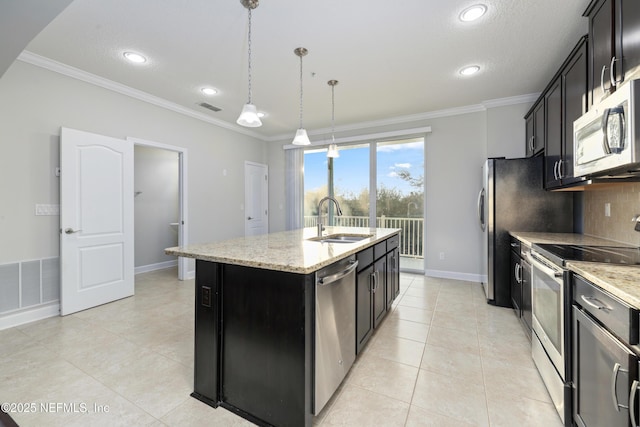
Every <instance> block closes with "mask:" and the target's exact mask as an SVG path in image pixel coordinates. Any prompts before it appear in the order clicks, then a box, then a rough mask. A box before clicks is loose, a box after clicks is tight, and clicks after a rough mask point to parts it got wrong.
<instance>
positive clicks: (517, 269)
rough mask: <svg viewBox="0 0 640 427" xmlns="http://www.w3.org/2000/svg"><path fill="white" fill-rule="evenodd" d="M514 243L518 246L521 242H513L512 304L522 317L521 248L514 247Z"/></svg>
mask: <svg viewBox="0 0 640 427" xmlns="http://www.w3.org/2000/svg"><path fill="white" fill-rule="evenodd" d="M514 245H516V246H517V247H518V248H519V247H520V245H519V244H517V243H514V242H513V241H512V242H511V279H510V282H511V305H512V307H513V310H514V311H515V313H516V317H518V318H520V316H521V315H522V312H521V307H522V277H521V266H520V250H519V249H518V250H517V251H516V250H514V249H513V247H514Z"/></svg>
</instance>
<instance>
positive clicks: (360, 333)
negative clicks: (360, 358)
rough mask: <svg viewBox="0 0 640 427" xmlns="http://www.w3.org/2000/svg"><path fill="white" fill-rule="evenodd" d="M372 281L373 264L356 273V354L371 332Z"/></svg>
mask: <svg viewBox="0 0 640 427" xmlns="http://www.w3.org/2000/svg"><path fill="white" fill-rule="evenodd" d="M359 263H360V261H359V260H358V265H359ZM372 282H373V265H372V264H370V265H369V266H368V267H366V268H364V269H362V270H360V271H359V272H358V273H357V274H356V354H357V353H359V352H360V349H361V348H362V347H364V345H365V344H366V343H367V341H369V338H370V337H371V335H372V334H373V305H372V299H373V298H372V295H371V286H372Z"/></svg>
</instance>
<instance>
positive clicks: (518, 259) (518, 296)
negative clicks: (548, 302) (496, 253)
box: [510, 236, 532, 340]
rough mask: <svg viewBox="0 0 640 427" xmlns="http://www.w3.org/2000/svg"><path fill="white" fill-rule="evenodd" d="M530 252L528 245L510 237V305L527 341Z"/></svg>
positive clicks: (529, 310) (529, 316)
mask: <svg viewBox="0 0 640 427" xmlns="http://www.w3.org/2000/svg"><path fill="white" fill-rule="evenodd" d="M530 250H531V248H530V247H529V245H528V244H526V243H522V242H520V240H518V239H517V238H515V237H513V236H512V237H511V262H510V265H511V279H510V284H511V305H512V307H513V310H514V311H515V315H516V317H518V319H520V323H521V324H522V327H523V328H524V331H525V334H526V335H527V338H529V340H531V332H532V323H531V320H532V312H531V265H530V264H529V261H528V260H527V256H528V255H527V254H528V253H529V251H530Z"/></svg>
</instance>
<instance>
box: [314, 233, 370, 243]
mask: <svg viewBox="0 0 640 427" xmlns="http://www.w3.org/2000/svg"><path fill="white" fill-rule="evenodd" d="M371 236H373V234H329V235H327V236H318V237H311V238H309V239H307V240H311V241H312V242H320V243H356V242H359V241H361V240H364V239H368V238H369V237H371Z"/></svg>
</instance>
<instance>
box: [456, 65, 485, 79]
mask: <svg viewBox="0 0 640 427" xmlns="http://www.w3.org/2000/svg"><path fill="white" fill-rule="evenodd" d="M478 71H480V66H479V65H470V66H468V67H464V68H463V69H462V70H460V74H462V75H463V76H470V75H472V74H475V73H477V72H478Z"/></svg>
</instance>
